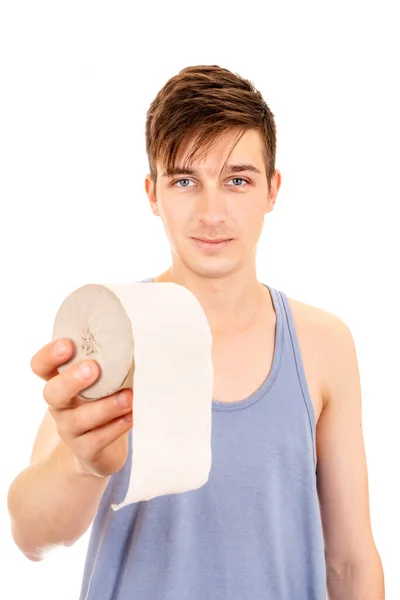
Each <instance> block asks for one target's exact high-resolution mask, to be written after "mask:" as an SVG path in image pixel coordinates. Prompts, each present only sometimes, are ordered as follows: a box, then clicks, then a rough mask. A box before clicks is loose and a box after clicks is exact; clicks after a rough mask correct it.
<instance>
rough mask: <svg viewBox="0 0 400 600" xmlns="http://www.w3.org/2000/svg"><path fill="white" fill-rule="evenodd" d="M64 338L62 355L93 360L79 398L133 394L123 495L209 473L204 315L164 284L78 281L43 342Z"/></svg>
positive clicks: (173, 488)
mask: <svg viewBox="0 0 400 600" xmlns="http://www.w3.org/2000/svg"><path fill="white" fill-rule="evenodd" d="M56 338H57V339H58V338H68V339H71V340H72V342H73V344H74V347H75V352H74V355H73V357H72V359H71V360H70V361H69V362H68V363H66V364H64V365H62V366H61V367H59V372H60V373H61V372H63V371H64V370H65V369H66V368H68V367H69V366H70V365H71V364H73V363H75V362H78V361H81V360H83V359H93V360H95V361H96V362H97V363H98V364H99V366H100V376H99V378H98V379H97V380H96V381H95V382H94V383H93V384H92V385H90V386H89V387H87V388H86V389H85V390H83V391H82V392H81V393H80V394H79V397H80V398H81V399H84V400H88V401H94V400H97V399H99V398H103V397H105V396H109V395H111V394H114V393H115V392H117V391H118V390H120V389H124V388H131V389H133V390H134V399H133V413H134V426H133V430H132V467H131V475H130V482H129V489H128V492H127V494H126V497H125V499H124V500H123V501H122V502H121V503H120V504H118V505H115V504H114V505H112V508H113V509H114V510H117V509H119V508H121V507H123V506H125V505H127V504H130V503H132V502H138V501H142V500H150V499H152V498H154V497H157V496H161V495H164V494H174V493H181V492H185V491H191V490H194V489H198V488H199V487H201V486H202V485H204V484H205V483H206V482H207V480H208V477H209V472H210V469H211V416H212V394H213V379H214V376H213V365H212V355H211V348H212V336H211V331H210V328H209V324H208V321H207V318H206V315H205V313H204V311H203V309H202V307H201V305H200V303H199V301H198V300H197V298H196V297H195V296H194V295H193V294H192V293H191V292H189V290H187V289H186V288H185V287H183V286H180V285H177V284H174V283H132V284H120V285H114V284H113V285H108V284H107V285H100V284H88V285H85V286H82V287H80V288H78V289H77V290H75V291H74V292H72V293H71V294H70V295H69V296H68V297H67V298H66V299H65V300H64V302H63V303H62V304H61V306H60V308H59V310H58V312H57V314H56V318H55V321H54V327H53V339H56Z"/></svg>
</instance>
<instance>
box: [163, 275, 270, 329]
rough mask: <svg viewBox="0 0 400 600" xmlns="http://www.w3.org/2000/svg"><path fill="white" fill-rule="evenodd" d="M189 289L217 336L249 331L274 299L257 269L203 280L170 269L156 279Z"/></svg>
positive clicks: (199, 277)
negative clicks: (234, 331)
mask: <svg viewBox="0 0 400 600" xmlns="http://www.w3.org/2000/svg"><path fill="white" fill-rule="evenodd" d="M154 281H155V282H156V283H163V282H171V283H176V284H178V285H182V286H184V287H186V288H187V289H188V290H189V291H190V292H192V294H193V295H194V296H196V298H197V299H198V301H199V302H200V304H201V306H202V308H203V310H204V312H205V314H206V317H207V320H208V322H209V325H210V328H211V331H212V332H213V335H218V334H221V335H222V334H224V333H225V332H228V331H232V330H236V331H237V330H241V329H245V328H247V327H249V326H251V325H252V324H254V322H255V320H256V319H257V317H258V316H259V315H260V312H261V311H263V309H264V310H265V307H266V301H267V302H268V303H269V304H268V308H270V302H271V300H270V298H269V292H268V290H267V288H266V287H265V286H263V285H261V284H260V283H259V282H258V281H257V277H256V273H255V268H254V269H251V270H250V269H247V271H246V272H244V271H242V270H241V271H238V272H235V273H230V274H229V275H226V276H225V277H220V278H210V277H202V276H200V275H197V274H196V273H193V272H191V271H188V270H185V271H183V270H182V269H177V268H176V267H173V266H172V267H170V268H169V269H168V270H167V271H165V272H164V273H162V274H161V275H159V276H158V277H155V278H154Z"/></svg>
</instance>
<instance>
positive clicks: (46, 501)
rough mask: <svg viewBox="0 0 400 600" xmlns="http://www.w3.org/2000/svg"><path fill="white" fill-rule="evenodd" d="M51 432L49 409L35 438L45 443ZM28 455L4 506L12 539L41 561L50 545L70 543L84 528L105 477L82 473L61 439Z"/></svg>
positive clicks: (97, 501)
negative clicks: (6, 508) (29, 462)
mask: <svg viewBox="0 0 400 600" xmlns="http://www.w3.org/2000/svg"><path fill="white" fill-rule="evenodd" d="M52 430H54V431H52ZM55 435H57V431H56V427H55V424H54V422H53V418H52V416H51V415H50V413H48V412H47V413H46V415H45V417H44V419H43V422H42V425H41V428H40V429H39V432H38V436H37V443H38V444H40V445H42V446H45V444H46V440H47V439H49V441H50V439H51V441H53V438H54V436H55ZM57 437H58V435H57ZM43 450H44V448H43ZM32 458H33V461H32V462H31V464H30V466H29V467H28V468H27V469H25V470H24V471H23V472H22V473H20V474H19V475H18V476H17V477H16V478H15V480H14V481H13V483H12V485H11V487H10V490H9V494H8V509H9V513H10V517H11V527H12V535H13V538H14V541H15V543H16V544H17V546H18V547H19V548H20V549H21V551H22V552H23V553H24V554H25V555H26V556H27V557H28V558H30V559H31V560H41V559H42V558H43V557H44V555H45V553H46V551H48V550H49V549H51V548H52V547H54V546H58V545H70V544H72V543H74V541H76V540H77V539H78V538H79V537H81V535H83V534H84V533H85V531H86V530H87V529H88V527H89V526H90V524H91V522H92V520H93V518H94V516H95V514H96V511H97V508H98V504H99V502H100V499H101V497H102V494H103V492H104V490H105V488H106V485H107V482H108V478H104V477H97V476H96V475H90V474H85V471H84V470H82V469H79V464H78V462H76V461H75V457H74V455H73V454H72V452H71V450H70V449H69V448H68V446H66V445H65V444H64V443H63V442H62V441H61V440H60V439H59V441H56V443H55V445H54V444H53V448H52V450H51V452H46V453H44V452H43V451H42V452H35V451H34V452H33V453H32Z"/></svg>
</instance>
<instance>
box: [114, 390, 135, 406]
mask: <svg viewBox="0 0 400 600" xmlns="http://www.w3.org/2000/svg"><path fill="white" fill-rule="evenodd" d="M116 400H117V403H118V404H119V405H120V406H121V407H122V408H128V406H130V404H131V399H130V398H129V394H128V393H127V392H120V393H119V394H117V398H116Z"/></svg>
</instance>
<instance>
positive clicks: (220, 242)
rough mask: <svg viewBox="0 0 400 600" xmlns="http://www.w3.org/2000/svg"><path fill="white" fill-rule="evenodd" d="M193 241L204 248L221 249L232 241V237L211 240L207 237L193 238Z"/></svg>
mask: <svg viewBox="0 0 400 600" xmlns="http://www.w3.org/2000/svg"><path fill="white" fill-rule="evenodd" d="M192 240H193V242H194V243H195V244H196V245H197V246H198V247H199V248H202V249H203V250H210V251H211V250H213V251H215V250H220V249H222V248H225V247H226V246H227V245H228V244H229V243H230V242H232V241H233V240H232V238H219V239H214V240H210V239H207V238H192Z"/></svg>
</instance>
